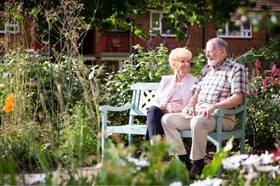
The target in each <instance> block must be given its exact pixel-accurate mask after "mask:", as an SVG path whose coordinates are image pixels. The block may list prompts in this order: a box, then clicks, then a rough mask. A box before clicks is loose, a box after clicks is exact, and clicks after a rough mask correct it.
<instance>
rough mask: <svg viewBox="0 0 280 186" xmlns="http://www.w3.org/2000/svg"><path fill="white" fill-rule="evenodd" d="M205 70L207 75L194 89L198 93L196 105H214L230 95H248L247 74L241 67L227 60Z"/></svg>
mask: <svg viewBox="0 0 280 186" xmlns="http://www.w3.org/2000/svg"><path fill="white" fill-rule="evenodd" d="M207 68H208V70H207V74H205V75H204V77H203V78H202V79H201V80H200V81H199V83H198V84H197V85H196V87H195V91H199V94H198V103H209V104H214V103H218V102H220V101H223V100H225V99H226V98H228V97H230V96H231V95H232V94H238V93H242V94H244V95H248V94H249V87H248V86H249V85H248V78H247V73H246V70H245V68H244V66H243V65H241V64H238V63H236V62H234V61H231V60H228V59H227V60H226V61H225V62H224V63H222V64H221V65H220V66H218V67H216V68H213V67H210V66H209V67H207Z"/></svg>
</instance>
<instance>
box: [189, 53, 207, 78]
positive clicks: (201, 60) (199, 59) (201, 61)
mask: <svg viewBox="0 0 280 186" xmlns="http://www.w3.org/2000/svg"><path fill="white" fill-rule="evenodd" d="M191 64H192V67H191V68H192V69H191V73H192V74H193V75H194V76H196V77H199V75H200V70H201V69H202V68H203V67H204V66H205V65H206V64H207V60H206V57H205V54H204V53H203V51H202V50H200V51H199V52H198V54H197V55H196V56H194V57H193V58H192V60H191Z"/></svg>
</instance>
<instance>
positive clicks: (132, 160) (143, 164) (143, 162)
mask: <svg viewBox="0 0 280 186" xmlns="http://www.w3.org/2000/svg"><path fill="white" fill-rule="evenodd" d="M127 160H128V162H130V163H134V164H135V165H136V166H137V167H141V168H143V167H147V166H149V165H150V162H148V161H147V160H138V159H136V158H132V157H128V158H127Z"/></svg>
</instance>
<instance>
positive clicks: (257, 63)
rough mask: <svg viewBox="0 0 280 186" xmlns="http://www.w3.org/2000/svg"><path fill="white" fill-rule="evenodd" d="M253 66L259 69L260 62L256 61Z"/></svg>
mask: <svg viewBox="0 0 280 186" xmlns="http://www.w3.org/2000/svg"><path fill="white" fill-rule="evenodd" d="M255 66H256V68H260V67H261V61H260V60H258V59H257V60H256V63H255Z"/></svg>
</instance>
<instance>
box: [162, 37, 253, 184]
mask: <svg viewBox="0 0 280 186" xmlns="http://www.w3.org/2000/svg"><path fill="white" fill-rule="evenodd" d="M205 54H206V57H207V62H208V64H207V65H206V66H205V67H204V69H203V73H202V75H203V77H201V79H200V81H199V82H198V83H197V84H196V86H194V87H193V88H194V94H193V96H192V98H191V100H190V102H189V104H188V105H187V106H186V107H185V108H184V109H183V112H182V113H168V114H166V115H164V116H163V117H162V126H163V129H164V132H165V136H166V140H167V141H168V142H172V143H176V144H177V146H176V147H177V148H174V149H173V150H172V151H171V152H170V155H178V156H179V158H180V160H182V161H183V162H184V163H185V164H186V165H187V168H188V169H189V171H190V177H191V178H195V176H196V175H200V174H201V172H202V169H203V167H204V156H205V153H206V146H207V134H208V132H211V131H214V130H215V128H216V121H215V118H214V116H213V112H214V110H215V109H217V108H223V109H228V108H234V107H235V106H237V105H239V104H240V103H242V100H243V97H244V95H246V94H248V80H247V75H246V71H245V68H244V66H243V65H241V64H238V63H236V62H234V61H232V60H230V59H229V58H227V57H228V56H229V47H228V44H227V43H226V41H224V40H223V39H221V38H213V39H211V40H209V41H208V42H207V44H206V49H205ZM222 124H223V130H232V129H233V128H234V126H235V116H233V115H226V116H224V117H223V118H222ZM186 129H190V130H191V132H192V146H191V152H190V158H191V159H192V160H193V162H194V163H193V164H191V162H190V159H189V155H188V154H187V152H186V149H185V147H184V144H183V141H182V138H181V136H180V133H179V131H180V130H186Z"/></svg>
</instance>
